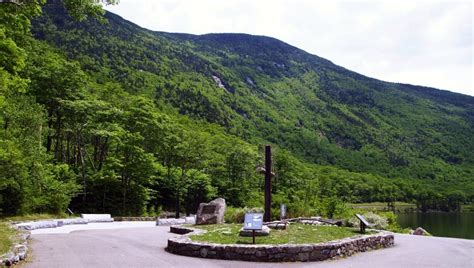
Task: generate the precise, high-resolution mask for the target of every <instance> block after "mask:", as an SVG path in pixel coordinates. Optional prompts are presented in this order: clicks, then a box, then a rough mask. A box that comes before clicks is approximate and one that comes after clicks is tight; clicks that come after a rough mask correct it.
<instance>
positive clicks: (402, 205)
mask: <svg viewBox="0 0 474 268" xmlns="http://www.w3.org/2000/svg"><path fill="white" fill-rule="evenodd" d="M348 205H349V207H351V208H353V209H362V210H390V209H391V208H390V207H388V204H387V203H386V202H371V203H353V204H348ZM393 206H394V208H395V210H396V211H405V210H416V204H412V203H406V202H393Z"/></svg>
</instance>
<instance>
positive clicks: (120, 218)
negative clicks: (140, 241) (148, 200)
mask: <svg viewBox="0 0 474 268" xmlns="http://www.w3.org/2000/svg"><path fill="white" fill-rule="evenodd" d="M157 218H158V217H114V221H156V219H157Z"/></svg>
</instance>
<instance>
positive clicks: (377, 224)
mask: <svg viewBox="0 0 474 268" xmlns="http://www.w3.org/2000/svg"><path fill="white" fill-rule="evenodd" d="M363 216H364V218H365V219H366V220H367V221H368V222H369V223H370V224H372V228H375V229H382V230H385V229H387V228H388V227H389V224H388V220H387V218H384V217H382V216H380V215H377V214H375V213H373V212H366V213H364V215H363ZM349 224H350V225H351V226H354V227H357V228H359V227H360V221H359V219H357V217H355V216H354V217H352V218H351V219H350V220H349Z"/></svg>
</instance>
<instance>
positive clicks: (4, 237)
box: [0, 222, 17, 256]
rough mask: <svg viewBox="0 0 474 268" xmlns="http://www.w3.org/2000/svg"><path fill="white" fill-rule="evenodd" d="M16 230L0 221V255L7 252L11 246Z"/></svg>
mask: <svg viewBox="0 0 474 268" xmlns="http://www.w3.org/2000/svg"><path fill="white" fill-rule="evenodd" d="M16 235H17V231H16V230H15V229H13V228H11V227H10V226H9V225H8V224H7V223H3V222H0V256H1V255H3V254H5V253H7V252H8V251H9V250H10V249H11V247H12V246H13V242H14V241H15V239H16Z"/></svg>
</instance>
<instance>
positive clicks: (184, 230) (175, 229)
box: [170, 226, 196, 235]
mask: <svg viewBox="0 0 474 268" xmlns="http://www.w3.org/2000/svg"><path fill="white" fill-rule="evenodd" d="M194 231H196V230H195V229H193V228H187V227H181V226H170V233H173V234H180V235H184V234H189V233H192V232H194Z"/></svg>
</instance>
